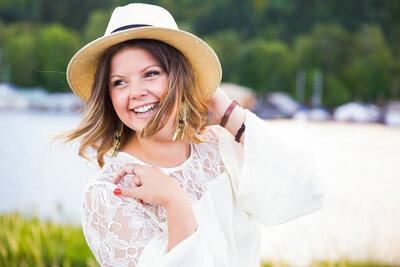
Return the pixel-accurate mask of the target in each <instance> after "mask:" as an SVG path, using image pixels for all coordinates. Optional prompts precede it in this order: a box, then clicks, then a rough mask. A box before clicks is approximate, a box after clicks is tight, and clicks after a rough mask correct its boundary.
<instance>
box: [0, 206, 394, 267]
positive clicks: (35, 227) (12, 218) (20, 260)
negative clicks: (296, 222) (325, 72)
mask: <svg viewBox="0 0 400 267" xmlns="http://www.w3.org/2000/svg"><path fill="white" fill-rule="evenodd" d="M0 266H1V267H14V266H15V267H25V266H35V267H36V266H38V267H44V266H51V267H58V266H65V267H69V266H71V267H80V266H99V265H98V263H97V262H96V260H95V258H94V256H93V254H92V252H91V251H90V249H89V248H88V246H87V244H86V240H85V238H84V236H83V233H82V228H81V227H79V226H74V225H60V224H57V223H54V222H45V221H42V220H39V219H38V218H37V217H36V216H32V217H29V218H27V217H25V216H23V215H22V214H20V213H10V214H4V215H0ZM260 266H261V267H290V266H289V265H287V264H283V263H262V264H261V265H260ZM310 267H393V266H391V265H388V264H381V263H375V262H350V261H347V260H343V261H339V262H319V263H315V264H312V265H311V266H310Z"/></svg>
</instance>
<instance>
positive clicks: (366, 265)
mask: <svg viewBox="0 0 400 267" xmlns="http://www.w3.org/2000/svg"><path fill="white" fill-rule="evenodd" d="M260 266H261V267H290V265H288V264H284V263H262V264H261V265H260ZM310 267H398V265H390V264H384V263H377V262H352V261H348V260H342V261H339V262H318V263H314V264H312V265H310Z"/></svg>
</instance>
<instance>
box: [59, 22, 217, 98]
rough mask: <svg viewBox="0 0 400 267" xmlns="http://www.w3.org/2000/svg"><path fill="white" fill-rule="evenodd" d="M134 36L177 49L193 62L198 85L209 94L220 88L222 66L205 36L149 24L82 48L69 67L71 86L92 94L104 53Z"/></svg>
mask: <svg viewBox="0 0 400 267" xmlns="http://www.w3.org/2000/svg"><path fill="white" fill-rule="evenodd" d="M131 39H153V40H158V41H162V42H164V43H167V44H169V45H171V46H173V47H175V48H176V49H178V50H179V51H180V52H181V53H182V54H183V55H184V56H185V57H186V59H187V60H188V61H189V63H190V64H191V65H192V68H193V71H194V74H195V76H196V82H197V84H198V88H199V89H200V90H202V92H203V93H204V94H205V95H207V96H208V97H210V96H211V95H212V94H213V93H214V92H215V90H216V89H217V88H218V86H219V84H220V82H221V77H222V70H221V64H220V62H219V60H218V57H217V55H216V54H215V52H214V50H213V49H212V48H211V47H210V46H209V45H208V44H206V43H205V42H204V41H203V40H201V39H200V38H198V37H196V36H195V35H193V34H190V33H188V32H185V31H181V30H174V29H169V28H161V27H153V26H146V27H140V28H133V29H128V30H123V31H120V32H116V33H113V34H111V35H108V36H103V37H100V38H98V39H96V40H94V41H92V42H90V43H89V44H87V45H85V46H84V47H83V48H81V49H80V50H79V51H78V52H77V53H76V54H75V55H74V56H73V57H72V59H71V61H70V62H69V64H68V68H67V80H68V84H69V85H70V87H71V89H72V90H73V91H74V92H75V94H76V95H77V96H78V97H80V98H81V99H82V100H83V101H85V102H86V101H87V100H88V99H89V97H90V94H91V91H92V87H93V83H94V76H95V73H96V71H97V67H98V64H99V62H100V59H101V57H102V55H103V53H104V52H105V51H106V50H107V49H108V48H109V47H111V46H113V45H115V44H118V43H121V42H124V41H127V40H131Z"/></svg>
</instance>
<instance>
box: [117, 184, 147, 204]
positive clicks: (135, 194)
mask: <svg viewBox="0 0 400 267" xmlns="http://www.w3.org/2000/svg"><path fill="white" fill-rule="evenodd" d="M119 189H120V192H121V194H120V195H121V196H123V197H130V198H133V199H138V201H139V202H140V201H143V197H142V192H141V191H142V190H141V189H140V187H125V186H124V187H120V188H119ZM114 193H115V190H114Z"/></svg>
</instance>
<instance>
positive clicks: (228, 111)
mask: <svg viewBox="0 0 400 267" xmlns="http://www.w3.org/2000/svg"><path fill="white" fill-rule="evenodd" d="M237 105H239V103H238V102H237V101H236V100H232V103H231V104H230V105H229V107H228V108H227V109H226V111H225V114H224V116H223V117H222V119H221V122H220V123H219V125H221V126H222V127H225V125H226V123H227V122H228V119H229V116H230V115H231V113H232V111H233V109H234V108H235V107H236V106H237Z"/></svg>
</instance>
